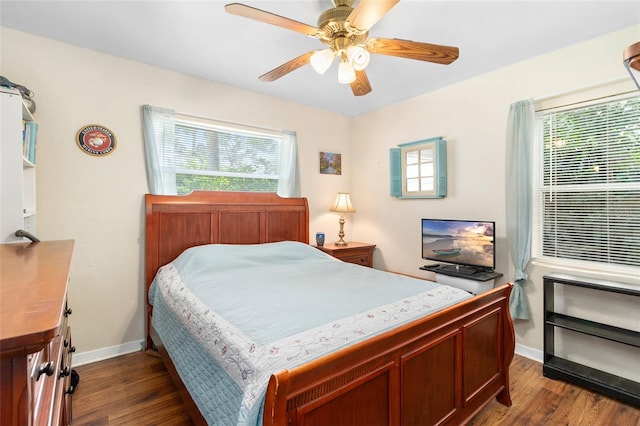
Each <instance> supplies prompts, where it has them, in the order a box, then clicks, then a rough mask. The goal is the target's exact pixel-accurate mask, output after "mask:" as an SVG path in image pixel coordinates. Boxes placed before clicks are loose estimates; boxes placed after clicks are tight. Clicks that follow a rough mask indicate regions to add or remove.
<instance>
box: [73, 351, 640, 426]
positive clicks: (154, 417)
mask: <svg viewBox="0 0 640 426" xmlns="http://www.w3.org/2000/svg"><path fill="white" fill-rule="evenodd" d="M75 369H76V371H77V372H78V373H79V374H80V384H79V386H78V388H77V390H76V393H75V394H74V395H73V423H72V424H73V426H81V425H92V426H100V425H136V426H144V425H163V426H180V425H192V422H191V420H190V419H189V417H188V415H187V414H186V412H185V410H184V408H183V405H182V401H181V400H180V396H179V395H178V393H177V391H176V389H175V387H174V386H173V383H172V382H171V379H170V378H169V374H168V373H167V371H166V369H165V368H164V365H163V364H162V361H161V360H160V359H159V358H158V357H156V356H155V354H154V353H153V352H151V353H145V352H136V353H132V354H129V355H124V356H120V357H117V358H112V359H108V360H106V361H101V362H97V363H94V364H88V365H83V366H79V367H76V368H75ZM511 399H512V400H513V405H512V406H511V407H504V406H503V405H500V404H499V403H497V402H496V401H495V400H494V401H491V402H490V403H489V404H488V405H487V406H486V407H485V408H484V409H483V410H482V411H481V412H480V413H478V415H477V416H476V417H475V418H474V419H473V420H472V421H471V423H470V425H474V426H486V425H571V426H574V425H575V426H584V425H591V426H614V425H615V426H640V410H639V409H637V408H634V407H632V406H629V405H626V404H622V403H620V402H617V401H615V400H613V399H610V398H607V397H604V396H601V395H599V394H596V393H593V392H590V391H588V390H585V389H582V388H579V387H576V386H573V385H570V384H567V383H565V382H563V381H556V380H550V379H547V378H546V377H543V376H542V366H541V365H540V364H539V363H537V362H535V361H532V360H530V359H527V358H524V357H521V356H517V355H516V357H515V359H514V361H513V363H512V364H511Z"/></svg>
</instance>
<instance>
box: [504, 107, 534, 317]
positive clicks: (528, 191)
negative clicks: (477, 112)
mask: <svg viewBox="0 0 640 426" xmlns="http://www.w3.org/2000/svg"><path fill="white" fill-rule="evenodd" d="M534 129H535V107H534V104H533V100H531V99H529V100H526V101H520V102H516V103H514V104H511V108H510V109H509V118H508V123H507V154H506V162H507V164H506V207H507V215H506V217H507V244H508V246H509V253H510V254H511V260H512V261H513V264H514V269H515V274H514V277H513V282H514V286H513V292H512V293H511V299H510V300H509V309H510V311H511V316H512V317H513V318H518V319H529V317H530V315H529V305H528V303H527V298H526V295H525V292H524V288H523V286H524V284H525V283H526V282H527V278H528V277H527V274H526V273H525V271H524V270H525V268H526V267H527V263H529V258H530V256H531V215H532V212H531V209H532V179H533V176H532V175H533V173H532V168H533V138H534Z"/></svg>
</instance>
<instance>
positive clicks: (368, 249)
mask: <svg viewBox="0 0 640 426" xmlns="http://www.w3.org/2000/svg"><path fill="white" fill-rule="evenodd" d="M316 248H318V249H319V250H322V251H323V252H325V253H327V254H329V255H331V256H333V257H335V258H337V259H340V260H342V261H343V262H349V263H355V264H356V265H362V266H368V267H369V268H371V267H373V249H374V248H376V245H375V244H371V243H358V242H349V243H347V245H346V246H338V245H336V244H335V243H327V244H325V245H323V246H322V247H319V246H316Z"/></svg>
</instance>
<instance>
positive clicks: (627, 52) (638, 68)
mask: <svg viewBox="0 0 640 426" xmlns="http://www.w3.org/2000/svg"><path fill="white" fill-rule="evenodd" d="M623 61H624V66H625V68H626V69H627V71H629V74H630V75H631V78H632V79H633V81H634V83H636V86H638V89H640V41H639V42H637V43H634V44H632V45H631V46H629V47H627V48H626V49H624V52H623Z"/></svg>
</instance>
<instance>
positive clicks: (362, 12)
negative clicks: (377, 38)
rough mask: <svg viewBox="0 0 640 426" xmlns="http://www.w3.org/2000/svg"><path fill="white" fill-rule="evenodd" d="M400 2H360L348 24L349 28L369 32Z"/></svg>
mask: <svg viewBox="0 0 640 426" xmlns="http://www.w3.org/2000/svg"><path fill="white" fill-rule="evenodd" d="M399 1H400V0H360V1H359V2H358V4H357V5H356V8H355V9H353V11H352V12H351V14H350V15H349V17H348V18H347V22H349V27H351V28H353V29H355V30H359V31H369V30H370V29H371V27H373V26H374V25H375V24H376V22H378V21H379V20H380V19H381V18H382V17H383V16H384V15H385V14H386V13H387V12H388V11H389V10H391V8H392V7H393V6H395V5H396V3H398V2H399Z"/></svg>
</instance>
